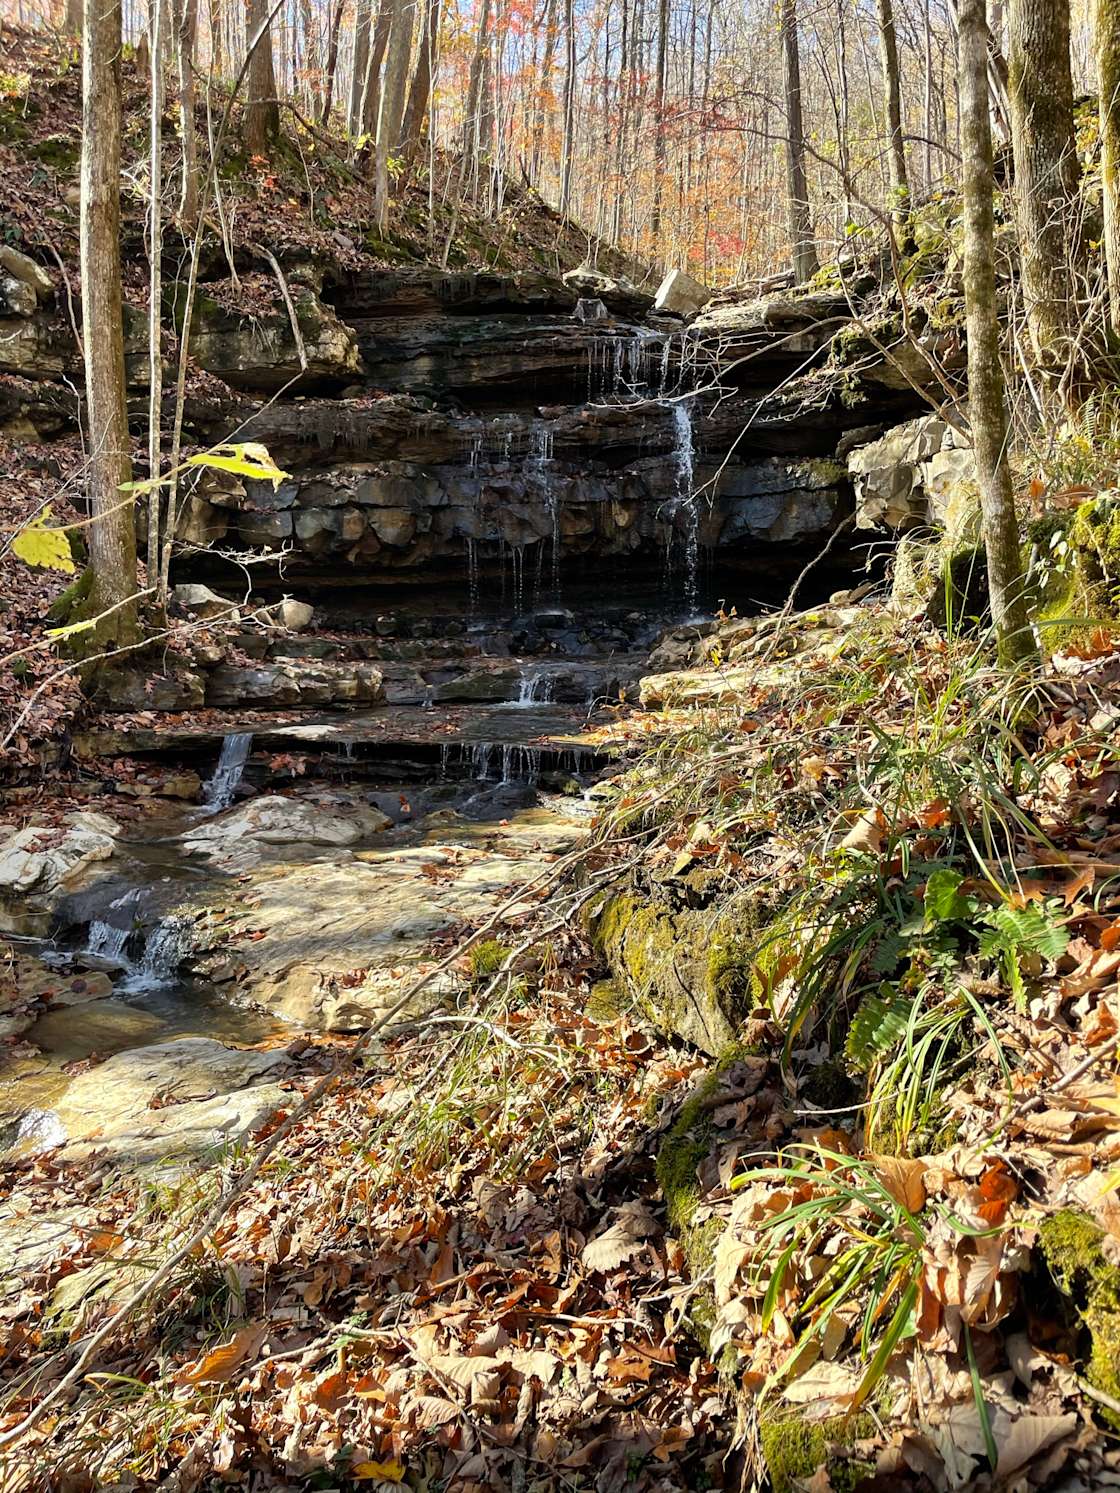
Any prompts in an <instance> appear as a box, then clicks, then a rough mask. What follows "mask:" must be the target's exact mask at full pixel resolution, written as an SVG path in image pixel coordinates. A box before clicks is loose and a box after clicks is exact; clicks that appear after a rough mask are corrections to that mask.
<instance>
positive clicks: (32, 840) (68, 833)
mask: <svg viewBox="0 0 1120 1493" xmlns="http://www.w3.org/2000/svg"><path fill="white" fill-rule="evenodd" d="M119 833H120V826H119V825H118V824H117V823H116V822H115V821H114V820H112V819H110V818H108V816H107V815H105V814H95V813H92V812H89V811H86V812H83V813H76V814H69V815H67V819H66V824H65V826H64V827H61V828H54V827H45V826H39V825H28V826H27V827H26V828H25V829H21V830H19V831H18V832H17V833H16V834H14V835H11V836H9V838H8V839H7V840H5V841H4V842H3V844H0V899H6V898H14V899H17V902H18V900H21V899H24V898H27V897H31V896H33V897H34V898H35V899H39V900H40V902H41V901H42V899H49V898H50V897H51V896H52V895H53V894H54V893H56V892H59V891H61V890H63V889H67V888H69V887H72V886H73V885H74V884H75V883H76V882H77V881H78V879H79V878H80V877H81V875H82V873H83V872H84V871H85V870H86V868H87V867H89V866H90V865H92V864H94V863H95V862H97V861H105V860H108V859H109V857H110V856H111V855H112V854H113V852H114V850H115V849H116V841H117V835H118V834H119ZM0 921H3V924H4V926H5V927H8V928H13V927H16V926H17V925H18V923H19V921H20V919H19V914H18V910H14V911H13V914H12V916H9V915H7V914H6V913H5V912H3V911H0Z"/></svg>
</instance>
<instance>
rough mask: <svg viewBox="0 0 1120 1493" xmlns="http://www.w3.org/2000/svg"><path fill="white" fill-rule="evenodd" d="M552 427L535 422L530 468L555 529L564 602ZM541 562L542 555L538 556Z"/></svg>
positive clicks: (556, 591)
mask: <svg viewBox="0 0 1120 1493" xmlns="http://www.w3.org/2000/svg"><path fill="white" fill-rule="evenodd" d="M552 443H553V431H552V427H551V426H550V425H548V424H546V423H545V422H544V421H543V420H534V421H533V424H532V428H531V430H530V432H529V465H530V468H531V469H532V471H533V474H534V475H535V477H536V479H537V482H538V484H539V485H540V488H541V492H542V494H543V496H544V503H545V508H546V509H547V511H548V517H549V523H550V525H551V527H552V594H553V596H554V597H555V599H556V600H557V601H559V600H560V499H559V496H558V494H557V492H556V484H555V482H554V481H553V477H554V475H555V474H554V473H553V470H552V460H553V458H552ZM538 559H539V556H538Z"/></svg>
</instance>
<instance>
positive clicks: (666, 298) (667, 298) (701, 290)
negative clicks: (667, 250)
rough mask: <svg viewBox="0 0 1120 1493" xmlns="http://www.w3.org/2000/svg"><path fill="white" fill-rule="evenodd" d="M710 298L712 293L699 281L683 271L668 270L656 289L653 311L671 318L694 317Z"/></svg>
mask: <svg viewBox="0 0 1120 1493" xmlns="http://www.w3.org/2000/svg"><path fill="white" fill-rule="evenodd" d="M711 298H712V292H711V291H710V290H709V289H708V288H707V286H705V285H701V284H700V281H699V280H694V279H693V278H692V276H691V275H686V274H685V272H684V270H670V271H669V273H668V274H667V275H666V276H665V278H664V280H662V282H661V284H660V285H659V286H658V287H657V294H656V296H654V299H653V309H654V310H655V311H666V312H668V313H669V314H670V315H672V316H695V315H696V314H697V313H698V312H700V311H702V310H703V309H704V307H705V306H706V305H707V304H708V302H709V301H710V300H711Z"/></svg>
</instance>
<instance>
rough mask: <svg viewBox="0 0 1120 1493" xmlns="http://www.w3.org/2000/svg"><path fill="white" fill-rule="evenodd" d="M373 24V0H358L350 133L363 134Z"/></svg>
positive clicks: (348, 121)
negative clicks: (370, 35) (370, 37)
mask: <svg viewBox="0 0 1120 1493" xmlns="http://www.w3.org/2000/svg"><path fill="white" fill-rule="evenodd" d="M372 24H373V0H358V3H357V13H356V15H355V18H354V63H353V66H354V70H353V72H352V73H351V75H350V107H349V109H348V110H347V114H346V128H347V130H348V131H349V133H350V134H351V135H354V136H357V135H365V134H368V133H369V131H368V130H366V129H365V128H364V124H365V117H364V104H363V100H364V98H365V95H366V89H367V78H368V69H369V33H370V28H371V26H372Z"/></svg>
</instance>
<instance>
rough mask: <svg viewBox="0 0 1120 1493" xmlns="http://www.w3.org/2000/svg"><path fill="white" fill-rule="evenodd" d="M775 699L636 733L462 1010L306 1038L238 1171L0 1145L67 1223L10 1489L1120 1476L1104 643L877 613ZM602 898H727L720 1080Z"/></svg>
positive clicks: (44, 1306)
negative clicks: (633, 892)
mask: <svg viewBox="0 0 1120 1493" xmlns="http://www.w3.org/2000/svg"><path fill="white" fill-rule="evenodd" d="M772 641H773V640H772ZM773 651H774V649H773V646H770V645H768V648H767V657H769V655H770V654H771V653H773ZM781 651H782V650H781V649H779V654H780V652H781ZM716 659H717V662H716V663H715V667H714V670H710V671H709V673H711V672H714V673H715V674H716V675H717V676H718V674H719V671H720V667H721V665H720V664H719V662H718V653H717V655H716ZM758 679H759V682H758V683H757V685H755V686H754V687H747V688H745V689H744V688H739V689H738V690H737V691H736V695H735V698H734V701H733V703H723V704H720V705H718V706H715V705H712V706H707V707H705V706H703V705H701V706H699V707H694V708H692V709H690V710H665V711H660V712H652V711H651V712H646V713H645V714H638V715H634V716H632V717H630V721H631V722H632V725H631V726H629V728H628V727H627V724H626V722H623V723H622V724H621V725H619V726H616V727H613V728H612V730H613V731H614V732H615V733H616V734H617V733H618V732H619V731H626V730H627V729H629V730H630V732H631V734H632V736H633V738H634V740H633V746H634V752H635V758H634V760H633V763H632V765H631V766H630V768H629V770H628V771H627V772H626V773H624V774H623V775H622V776H621V777H619V778H618V779H616V780H615V781H614V784H613V791H612V793H611V794H610V795H608V797H607V799H606V801H605V804H604V808H603V810H602V812H601V815H600V819H599V822H598V824H597V826H596V827H595V829H594V830H593V832H592V836H591V841H590V843H589V845H588V846H587V848H586V849H585V850H584V851H583V852H581V853H580V854H579V856H578V857H577V858H576V863H572V862H571V860H569V859H565V860H563V861H557V863H556V866H555V869H554V872H551V873H549V875H548V876H547V877H546V878H545V879H544V880H543V881H542V882H541V883H540V884H539V885H538V886H537V887H536V888H535V890H534V892H533V893H532V895H525V896H523V897H522V898H521V899H520V901H519V904H518V905H517V906H516V907H515V908H513V909H511V910H509V912H508V916H507V917H506V919H505V920H504V922H503V923H502V924H501V925H500V926H498V925H496V926H495V927H493V928H491V927H481V928H475V929H470V930H468V929H464V930H462V933H461V935H460V934H458V933H456V932H454V931H452V932H449V933H448V935H447V936H446V937H445V938H444V939H443V941H442V943H441V944H440V945H439V946H438V947H437V948H436V949H434V950H433V953H432V958H433V960H436V961H438V960H439V959H440V958H441V957H446V958H447V959H449V960H450V961H451V965H452V967H453V969H454V970H455V971H456V972H457V973H458V976H459V992H460V993H459V996H458V998H457V1000H456V1001H454V1002H453V1003H452V1006H451V1008H448V1007H447V1006H446V1005H445V1004H441V1005H439V1006H437V1007H436V1008H435V1009H433V1011H432V1012H431V1014H430V1015H429V1017H427V1018H413V1019H411V1020H410V1021H408V1022H406V1023H404V1024H403V1025H401V1026H399V1027H396V1028H392V1027H390V1028H387V1029H385V1030H382V1031H380V1032H375V1033H372V1034H370V1036H368V1037H367V1038H366V1039H362V1040H360V1041H359V1042H358V1043H357V1044H356V1045H355V1044H354V1043H352V1042H351V1041H350V1040H349V1039H329V1040H326V1041H323V1042H321V1043H319V1044H316V1045H315V1048H314V1050H313V1051H311V1052H310V1053H307V1054H305V1056H306V1059H307V1062H306V1067H305V1069H304V1070H303V1072H302V1073H301V1075H300V1077H299V1078H297V1079H295V1080H293V1081H291V1084H290V1091H291V1104H290V1107H289V1108H288V1109H287V1114H286V1117H284V1116H282V1115H278V1116H276V1117H275V1118H274V1119H273V1121H271V1122H270V1124H269V1126H268V1127H266V1129H265V1130H264V1131H263V1132H261V1133H258V1134H257V1135H255V1136H253V1137H252V1140H251V1142H250V1143H249V1144H248V1145H247V1147H246V1149H245V1151H244V1152H243V1153H240V1154H236V1155H230V1156H228V1157H227V1158H226V1160H225V1161H224V1162H223V1164H222V1165H221V1166H219V1167H217V1168H216V1169H214V1170H213V1171H211V1172H210V1173H205V1174H202V1175H200V1176H198V1177H194V1178H186V1177H180V1178H179V1180H178V1182H177V1183H176V1184H175V1185H171V1186H168V1185H158V1186H157V1185H154V1184H153V1183H151V1182H149V1183H147V1184H144V1183H142V1182H136V1181H132V1182H127V1183H126V1182H122V1181H120V1180H119V1179H118V1180H111V1179H109V1178H108V1177H107V1176H106V1175H105V1174H104V1173H103V1171H102V1170H101V1169H99V1168H98V1167H97V1166H96V1163H95V1164H94V1165H93V1166H92V1167H91V1166H90V1165H89V1164H88V1163H86V1164H83V1165H74V1164H72V1163H71V1164H68V1163H67V1162H66V1160H65V1154H64V1153H63V1155H62V1156H61V1157H59V1156H55V1155H51V1154H50V1153H46V1154H43V1155H40V1156H37V1157H32V1158H29V1159H27V1160H25V1161H23V1162H20V1163H17V1164H16V1165H15V1166H13V1167H11V1168H9V1172H8V1181H7V1184H6V1188H7V1192H8V1197H9V1200H10V1201H11V1202H12V1203H14V1204H15V1205H16V1207H17V1210H18V1212H19V1213H20V1214H21V1215H22V1216H23V1218H24V1219H25V1220H26V1226H27V1228H28V1229H29V1230H34V1229H40V1230H42V1229H46V1230H49V1229H50V1228H51V1227H52V1224H53V1226H58V1225H59V1224H60V1223H64V1224H65V1225H66V1226H67V1227H69V1228H70V1229H71V1230H72V1231H71V1232H70V1233H69V1234H68V1235H67V1242H66V1244H65V1245H64V1247H62V1248H61V1249H58V1250H57V1251H55V1252H54V1253H53V1254H48V1255H47V1256H46V1257H45V1258H44V1260H43V1262H42V1266H41V1269H40V1271H39V1273H38V1274H32V1273H29V1274H28V1275H27V1276H26V1278H25V1280H24V1283H23V1290H22V1293H21V1295H20V1296H19V1298H18V1299H17V1300H15V1301H13V1302H10V1303H9V1304H8V1305H7V1306H6V1307H5V1309H4V1312H3V1319H4V1324H5V1326H4V1357H3V1375H4V1381H5V1384H6V1386H7V1390H8V1396H9V1397H8V1400H7V1407H6V1410H5V1412H4V1419H3V1422H2V1424H3V1425H4V1426H5V1427H6V1428H8V1429H9V1430H12V1429H14V1428H16V1427H18V1425H19V1423H20V1421H21V1418H22V1417H23V1416H24V1415H25V1414H26V1412H27V1411H28V1410H30V1409H32V1407H34V1406H36V1405H38V1406H39V1407H40V1408H39V1411H38V1412H37V1418H36V1419H35V1422H34V1425H33V1426H31V1427H30V1428H27V1429H24V1430H23V1431H21V1432H20V1437H19V1440H18V1441H17V1442H16V1444H15V1445H14V1446H9V1447H6V1448H5V1451H6V1454H7V1456H8V1458H9V1463H8V1466H9V1475H8V1481H7V1482H6V1483H5V1488H6V1489H7V1488H9V1487H10V1488H13V1489H15V1488H22V1487H32V1486H36V1485H39V1484H41V1483H43V1481H44V1475H43V1469H44V1468H47V1467H49V1468H50V1469H51V1476H52V1477H53V1478H54V1483H53V1485H54V1486H59V1487H87V1486H92V1485H98V1486H103V1485H106V1484H109V1483H112V1484H113V1485H115V1486H142V1487H147V1486H157V1485H158V1486H161V1487H174V1488H177V1489H187V1488H193V1487H200V1486H211V1485H214V1486H216V1485H218V1484H219V1483H221V1484H223V1485H224V1484H226V1483H231V1482H232V1483H239V1484H243V1485H246V1486H253V1487H295V1486H300V1487H303V1486H306V1487H320V1488H328V1487H351V1486H354V1487H358V1486H361V1487H367V1486H369V1487H378V1486H384V1487H396V1486H400V1485H406V1486H409V1487H413V1488H435V1487H454V1488H456V1489H458V1488H464V1489H479V1490H481V1489H499V1488H500V1489H504V1488H538V1489H544V1488H554V1487H567V1488H573V1489H577V1488H584V1487H587V1488H591V1487H594V1488H597V1489H604V1490H606V1489H615V1488H633V1489H639V1490H641V1489H683V1488H703V1487H713V1488H719V1487H723V1488H741V1487H742V1488H746V1487H756V1486H763V1485H766V1484H767V1483H768V1485H769V1486H772V1487H774V1488H775V1489H778V1490H786V1489H793V1488H797V1487H804V1488H811V1489H812V1490H814V1493H825V1490H827V1489H829V1488H836V1489H840V1488H844V1489H849V1488H863V1489H866V1490H868V1493H870V1490H872V1489H883V1488H913V1489H929V1488H934V1489H946V1488H956V1487H1002V1488H1017V1489H1026V1488H1042V1487H1069V1488H1075V1487H1105V1486H1112V1485H1115V1484H1116V1482H1117V1481H1118V1480H1120V1450H1117V1446H1116V1441H1115V1436H1114V1428H1115V1426H1116V1424H1117V1423H1118V1422H1117V1417H1118V1416H1120V1382H1118V1380H1117V1373H1116V1363H1117V1361H1118V1356H1117V1351H1116V1345H1117V1343H1118V1342H1120V1267H1118V1266H1117V1264H1116V1260H1117V1249H1118V1247H1120V1245H1118V1240H1120V1207H1118V1205H1117V1202H1116V1182H1117V1178H1118V1177H1120V1171H1118V1170H1117V1163H1118V1161H1120V1087H1118V1084H1117V1077H1116V1057H1115V1054H1116V1048H1117V1042H1118V1035H1120V1022H1118V1013H1117V1008H1116V1002H1117V972H1118V970H1120V890H1118V887H1120V770H1118V768H1117V762H1116V755H1117V748H1116V741H1117V733H1116V722H1117V721H1118V720H1120V653H1117V652H1116V651H1115V649H1114V640H1113V636H1112V635H1111V634H1108V633H1107V632H1101V633H1096V634H1093V635H1091V636H1090V637H1088V638H1085V639H1084V640H1082V642H1081V643H1080V644H1079V645H1078V646H1076V647H1072V648H1070V649H1068V650H1067V651H1066V652H1065V653H1063V654H1060V655H1057V656H1056V658H1055V660H1054V661H1053V662H1052V664H1051V666H1050V668H1049V669H1048V671H1047V675H1046V677H1045V678H1044V679H1043V680H1042V681H1041V682H1037V681H1036V682H1034V683H1031V684H1017V683H1016V682H1015V681H1014V680H1010V679H1009V678H1008V677H1007V676H1006V675H1004V674H1001V673H1000V672H999V671H997V670H996V669H995V668H994V667H993V666H992V665H991V664H990V663H989V662H988V659H987V657H986V654H985V651H984V647H983V645H982V644H980V643H977V642H976V641H968V640H959V641H956V642H947V641H946V640H945V639H944V637H942V636H941V635H940V634H939V633H937V632H936V631H934V630H933V629H932V628H930V627H929V626H928V625H926V624H920V623H900V622H899V621H898V620H897V618H895V617H893V616H891V615H890V614H888V613H887V612H885V611H884V610H883V609H882V608H881V607H877V606H868V607H865V608H864V609H862V610H861V612H860V614H859V616H858V617H857V618H856V619H855V620H854V621H853V620H852V619H848V623H847V626H846V628H845V630H844V632H843V633H842V634H836V633H833V635H832V636H831V637H830V638H828V639H826V640H825V641H823V642H822V641H821V640H820V639H818V640H817V642H816V643H815V644H814V645H813V647H812V649H811V650H810V651H809V652H802V653H799V654H796V655H795V660H794V662H792V663H791V664H790V665H789V666H785V667H782V666H779V667H777V668H776V669H775V668H774V667H767V668H763V667H762V666H761V662H760V666H759V670H758ZM604 887H613V888H614V889H616V891H617V889H618V888H619V887H622V888H624V889H625V888H637V889H638V890H639V893H640V895H641V899H642V905H643V906H648V905H652V904H653V902H655V901H656V900H657V899H658V898H661V899H664V898H665V897H666V896H668V897H670V898H671V899H673V898H675V899H676V901H675V903H674V905H676V906H678V907H679V908H680V909H681V910H682V911H684V910H686V909H689V908H691V909H696V908H700V909H701V910H704V911H705V913H706V914H707V915H709V916H710V921H709V923H708V925H707V926H708V930H709V934H710V944H711V950H712V952H711V955H710V958H709V970H710V973H711V975H712V977H713V978H714V979H715V980H716V982H717V984H718V986H719V988H720V990H721V992H722V993H723V994H724V995H725V996H730V997H733V998H734V999H735V1000H736V1001H737V1002H738V1007H737V1008H738V1009H739V1010H740V1011H741V1012H743V1013H744V1014H743V1016H742V1020H741V1024H740V1037H739V1040H738V1041H737V1042H736V1043H735V1044H734V1045H733V1046H732V1047H731V1048H730V1049H728V1050H727V1051H725V1052H724V1053H722V1054H721V1055H720V1056H719V1057H718V1058H716V1059H706V1058H704V1057H703V1056H702V1055H701V1054H699V1053H697V1052H696V1051H695V1050H694V1049H692V1048H689V1047H688V1046H687V1045H685V1044H682V1043H680V1042H679V1041H676V1040H675V1039H673V1038H671V1037H668V1036H665V1035H662V1034H659V1033H658V1031H657V1025H656V1020H654V1021H651V1020H650V1019H649V1018H650V1013H651V1002H650V1001H648V1000H647V1001H645V1002H642V1001H640V1000H639V1002H638V1004H637V1005H633V1004H631V1002H630V1000H629V999H628V998H627V996H628V995H629V996H633V995H634V994H635V993H636V992H637V993H639V994H640V990H639V989H638V987H639V986H640V984H641V981H640V979H639V980H637V981H636V982H635V983H634V985H633V986H631V987H630V988H629V990H627V983H628V982H627V979H626V975H627V973H628V972H629V973H633V972H634V971H635V970H638V971H639V973H640V961H637V960H635V959H634V957H633V948H634V946H633V945H631V953H630V955H629V956H628V960H624V961H623V965H624V967H619V966H617V965H616V970H615V973H616V975H618V976H619V977H620V979H621V980H622V988H621V990H620V988H619V986H618V985H615V986H614V987H613V988H611V989H604V987H603V986H602V984H601V982H600V977H601V974H602V952H601V951H602V948H603V939H602V937H601V936H600V938H599V947H598V948H596V947H593V945H592V942H591V941H589V939H588V936H587V926H588V914H589V913H592V912H594V911H595V909H596V908H598V909H599V919H600V923H599V926H600V933H601V919H602V917H603V916H604V915H605V916H606V917H607V918H608V920H609V918H610V916H611V913H610V907H611V903H610V901H609V895H610V894H609V893H608V894H607V896H608V901H607V903H606V909H607V910H606V913H605V914H604V913H603V908H602V903H601V899H602V897H603V896H604V893H603V891H602V888H604ZM760 908H763V909H765V912H766V915H765V917H761V916H760V914H759V909H760ZM752 909H753V911H752ZM618 917H619V913H618V911H617V904H616V911H615V919H616V921H617V919H618ZM590 921H591V924H592V925H594V924H595V923H596V919H595V918H594V917H592V918H591V920H590ZM636 931H638V922H637V919H636V918H635V920H634V922H633V924H632V926H631V928H630V930H629V933H630V935H631V936H634V934H635V932H636ZM639 947H640V945H639ZM687 952H688V951H687V950H686V949H685V948H684V946H683V945H676V946H674V945H672V944H670V946H669V949H668V957H669V958H670V959H671V960H676V961H678V963H680V965H681V967H682V968H683V967H684V963H683V961H684V958H685V955H686V953H687ZM650 957H652V956H650V955H649V953H648V950H647V963H646V966H645V968H646V969H647V971H648V969H649V958H650ZM652 1014H653V1015H654V1016H656V1009H655V1006H654V1008H653V1011H652ZM332 1071H335V1077H334V1078H332V1079H330V1080H329V1081H325V1080H324V1078H323V1075H324V1074H328V1073H330V1072H332ZM311 1091H314V1094H315V1097H314V1099H313V1102H310V1103H309V1102H307V1097H306V1096H307V1094H308V1093H309V1092H311ZM278 1127H279V1128H278ZM270 1147H271V1148H272V1149H269V1148H270ZM254 1166H256V1167H257V1168H259V1169H256V1170H254ZM223 1186H224V1187H226V1189H227V1191H229V1190H230V1189H232V1190H233V1193H234V1195H233V1196H232V1197H231V1198H230V1200H229V1202H228V1205H227V1206H224V1207H222V1208H216V1207H215V1199H216V1197H217V1196H218V1194H219V1191H220V1189H221V1188H222V1187H223ZM75 1224H76V1225H77V1227H76V1228H75V1227H74V1225H75ZM196 1236H197V1237H196ZM192 1241H193V1242H192ZM185 1243H187V1244H189V1245H190V1247H189V1249H187V1250H186V1252H185V1253H184V1254H183V1257H182V1258H181V1259H180V1260H179V1261H178V1263H177V1264H176V1265H175V1268H174V1269H173V1270H171V1271H170V1273H168V1274H166V1275H161V1276H160V1278H158V1279H157V1280H155V1281H154V1283H153V1277H152V1271H153V1269H155V1268H158V1267H159V1266H160V1263H161V1262H162V1261H166V1260H167V1259H169V1257H170V1256H171V1255H172V1254H173V1253H174V1252H175V1251H176V1250H179V1251H182V1250H183V1248H184V1244H185ZM138 1288H139V1289H142V1290H144V1291H145V1292H146V1294H145V1297H144V1300H143V1304H142V1310H139V1311H136V1312H134V1313H133V1315H131V1316H130V1317H129V1318H128V1319H127V1320H124V1321H121V1322H120V1323H118V1324H116V1325H114V1326H113V1327H112V1328H111V1329H109V1330H107V1331H106V1332H105V1335H104V1337H103V1338H98V1339H96V1340H94V1339H93V1334H95V1333H97V1332H99V1331H101V1330H104V1329H105V1328H106V1324H107V1323H108V1322H109V1321H110V1319H111V1316H112V1313H113V1312H114V1310H115V1309H117V1308H118V1307H120V1306H121V1305H122V1304H123V1303H125V1302H126V1301H127V1298H128V1295H129V1293H130V1292H134V1291H136V1290H137V1289H138ZM83 1353H84V1354H85V1357H84V1358H80V1359H78V1365H79V1368H80V1370H81V1372H80V1373H79V1374H78V1382H74V1381H73V1379H71V1380H69V1381H67V1380H66V1379H65V1378H64V1376H65V1375H66V1374H67V1372H68V1371H72V1370H73V1367H74V1364H75V1360H76V1358H77V1356H78V1355H81V1354H83ZM52 1390H57V1391H58V1393H57V1396H56V1397H54V1398H52Z"/></svg>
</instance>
